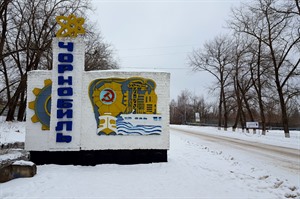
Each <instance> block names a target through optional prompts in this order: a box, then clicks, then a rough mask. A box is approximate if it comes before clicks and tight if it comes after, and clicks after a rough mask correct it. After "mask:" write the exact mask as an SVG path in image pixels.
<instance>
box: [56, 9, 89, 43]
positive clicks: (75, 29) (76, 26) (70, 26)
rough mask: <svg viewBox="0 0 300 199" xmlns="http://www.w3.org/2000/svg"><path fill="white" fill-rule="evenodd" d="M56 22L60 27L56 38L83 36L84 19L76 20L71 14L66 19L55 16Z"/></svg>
mask: <svg viewBox="0 0 300 199" xmlns="http://www.w3.org/2000/svg"><path fill="white" fill-rule="evenodd" d="M56 21H57V23H58V24H59V25H60V26H61V28H60V29H59V30H58V31H57V33H56V36H57V37H77V36H78V34H85V30H84V28H83V24H84V18H82V17H78V18H77V17H76V16H75V15H73V14H71V15H69V16H68V17H66V16H57V17H56Z"/></svg>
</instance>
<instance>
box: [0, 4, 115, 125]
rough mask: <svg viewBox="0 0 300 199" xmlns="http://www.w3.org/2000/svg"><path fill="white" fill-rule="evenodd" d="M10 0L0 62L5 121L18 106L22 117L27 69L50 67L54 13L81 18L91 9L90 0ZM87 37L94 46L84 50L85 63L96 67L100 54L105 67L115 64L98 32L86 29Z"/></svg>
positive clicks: (54, 28) (55, 26)
mask: <svg viewBox="0 0 300 199" xmlns="http://www.w3.org/2000/svg"><path fill="white" fill-rule="evenodd" d="M10 2H11V3H10V4H9V6H8V9H9V12H7V13H6V16H8V18H9V19H10V23H9V24H8V25H9V28H8V29H7V30H9V31H7V33H6V40H5V43H4V49H5V53H6V55H7V56H5V57H4V56H2V60H1V63H0V65H1V72H2V74H3V75H4V76H5V75H6V79H7V84H6V85H7V86H6V88H4V89H0V91H2V92H4V91H7V99H8V103H7V106H8V114H7V118H6V120H8V121H10V120H14V115H15V112H16V107H17V106H19V111H18V120H23V119H24V113H25V107H26V82H27V72H28V71H31V70H37V69H51V68H52V49H51V42H52V37H53V36H54V35H55V32H56V31H57V30H58V27H57V23H56V21H55V16H59V15H69V14H75V15H78V16H83V17H84V16H85V13H86V11H87V10H89V9H91V6H90V1H89V0H83V1H71V0H27V1H24V0H19V1H17V0H11V1H10ZM1 5H2V4H1ZM1 25H2V24H1ZM2 26H3V25H2ZM2 29H3V28H2ZM91 35H93V37H91ZM86 39H87V41H89V39H93V40H92V41H91V43H93V47H90V45H88V46H89V48H87V52H86V53H87V54H92V55H94V56H88V57H87V65H93V64H95V65H97V66H99V65H100V63H103V62H104V61H103V60H104V59H100V57H101V58H102V57H108V58H107V59H106V60H105V64H103V65H105V67H106V68H104V69H107V68H113V67H114V68H116V67H117V65H116V62H114V59H113V57H112V56H111V55H112V50H110V49H109V47H108V46H107V45H106V44H104V42H103V41H102V40H100V39H101V35H100V32H93V31H89V34H87V38H86ZM91 51H92V52H91ZM95 60H96V61H95ZM99 60H100V61H99ZM88 63H93V64H88ZM100 68H101V67H98V68H97V69H100ZM11 85H16V87H15V89H12V88H13V87H11Z"/></svg>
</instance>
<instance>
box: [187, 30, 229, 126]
mask: <svg viewBox="0 0 300 199" xmlns="http://www.w3.org/2000/svg"><path fill="white" fill-rule="evenodd" d="M188 59H189V65H190V66H191V67H192V68H193V70H194V71H207V72H209V73H210V74H212V75H213V76H214V77H215V78H216V80H217V87H218V88H219V105H218V106H219V114H218V127H219V128H221V126H222V119H224V123H223V125H224V129H225V130H227V126H228V110H227V104H226V89H225V88H226V86H227V82H228V78H229V75H230V73H231V70H232V67H231V64H232V56H231V40H230V38H228V36H218V37H215V39H213V40H212V41H210V42H207V43H205V44H204V48H203V49H199V50H194V51H193V52H192V54H190V55H189V56H188Z"/></svg>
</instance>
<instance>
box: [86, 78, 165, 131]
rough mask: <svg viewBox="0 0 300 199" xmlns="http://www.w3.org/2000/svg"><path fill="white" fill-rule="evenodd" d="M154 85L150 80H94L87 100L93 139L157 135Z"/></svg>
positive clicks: (159, 125)
mask: <svg viewBox="0 0 300 199" xmlns="http://www.w3.org/2000/svg"><path fill="white" fill-rule="evenodd" d="M155 88H156V83H155V82H154V81H153V80H151V79H146V78H142V77H132V78H128V79H122V78H107V79H96V80H94V81H92V82H91V83H90V86H89V97H90V100H91V103H92V105H93V109H94V114H95V120H96V122H97V135H160V134H161V131H162V116H161V115H160V114H159V113H157V95H156V93H155Z"/></svg>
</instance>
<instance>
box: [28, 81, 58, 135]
mask: <svg viewBox="0 0 300 199" xmlns="http://www.w3.org/2000/svg"><path fill="white" fill-rule="evenodd" d="M51 89H52V81H51V80H50V79H46V80H45V81H44V87H43V88H42V89H40V88H34V89H33V90H32V92H33V94H34V95H35V96H36V98H35V100H34V101H31V102H29V103H28V108H30V109H32V110H34V115H33V116H32V117H31V121H32V122H33V123H37V122H40V123H41V124H42V127H41V128H42V130H49V129H50V114H51Z"/></svg>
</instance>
